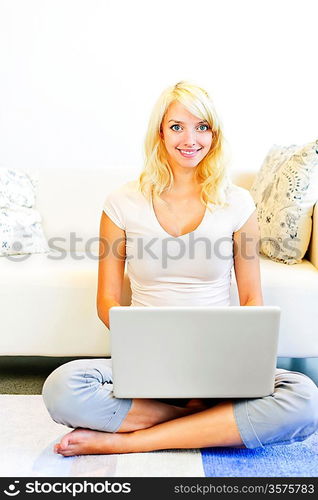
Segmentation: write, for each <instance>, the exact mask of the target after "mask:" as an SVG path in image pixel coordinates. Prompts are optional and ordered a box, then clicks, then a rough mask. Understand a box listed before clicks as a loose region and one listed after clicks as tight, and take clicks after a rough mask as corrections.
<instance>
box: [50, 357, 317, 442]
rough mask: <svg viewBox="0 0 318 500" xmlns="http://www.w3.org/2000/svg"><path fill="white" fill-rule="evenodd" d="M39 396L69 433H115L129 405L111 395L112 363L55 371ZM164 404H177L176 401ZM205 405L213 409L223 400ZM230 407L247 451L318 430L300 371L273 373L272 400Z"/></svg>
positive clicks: (308, 383) (73, 364)
mask: <svg viewBox="0 0 318 500" xmlns="http://www.w3.org/2000/svg"><path fill="white" fill-rule="evenodd" d="M42 396H43V400H44V403H45V405H46V407H47V410H48V412H49V414H50V415H51V417H52V419H53V420H54V421H55V422H57V423H59V424H64V425H66V426H68V427H71V428H73V429H75V428H77V427H84V428H87V429H94V430H99V431H104V432H116V431H117V430H118V429H119V428H120V426H121V424H122V422H123V421H124V420H125V418H126V416H127V413H128V412H129V410H130V408H131V405H132V399H122V398H115V396H114V395H113V391H112V360H111V359H104V358H102V359H78V360H75V361H70V362H68V363H65V364H64V365H61V366H59V367H58V368H56V370H54V371H53V372H52V373H51V374H50V375H49V376H48V378H47V379H46V381H45V383H44V385H43V390H42ZM161 401H163V400H161ZM164 401H165V402H170V403H171V404H175V405H177V404H178V400H168V399H167V400H164ZM208 401H209V403H210V402H211V406H213V405H215V404H217V403H218V402H220V401H221V400H220V399H218V400H213V399H211V400H208ZM232 402H233V406H234V415H235V419H236V423H237V426H238V430H239V432H240V435H241V438H242V441H243V443H244V444H245V446H246V447H247V448H257V447H264V446H266V445H279V444H290V443H293V442H295V441H303V440H304V439H306V438H307V437H308V436H310V435H311V434H313V433H314V432H315V431H316V430H317V429H318V388H317V386H316V384H315V383H314V382H313V381H312V380H311V379H310V378H309V377H307V376H306V375H304V374H302V373H299V372H293V371H288V370H284V369H276V376H275V390H274V393H273V394H272V395H270V396H266V397H263V398H253V399H233V400H232Z"/></svg>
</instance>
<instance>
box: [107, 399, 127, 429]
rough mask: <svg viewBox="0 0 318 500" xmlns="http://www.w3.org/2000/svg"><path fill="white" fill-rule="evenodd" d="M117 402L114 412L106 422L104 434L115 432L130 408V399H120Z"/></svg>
mask: <svg viewBox="0 0 318 500" xmlns="http://www.w3.org/2000/svg"><path fill="white" fill-rule="evenodd" d="M118 401H119V404H118V407H117V408H116V412H115V413H114V414H113V415H112V418H111V419H110V420H109V421H108V422H107V425H106V426H105V430H106V432H116V431H117V430H118V429H119V428H120V426H121V424H122V423H123V421H124V420H125V418H126V416H127V413H128V412H129V410H130V408H131V405H132V399H123V398H120V399H118Z"/></svg>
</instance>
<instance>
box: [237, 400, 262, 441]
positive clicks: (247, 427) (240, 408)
mask: <svg viewBox="0 0 318 500" xmlns="http://www.w3.org/2000/svg"><path fill="white" fill-rule="evenodd" d="M233 410H234V417H235V420H236V424H237V427H238V430H239V433H240V435H241V438H242V441H243V443H244V445H245V446H246V448H260V447H261V448H265V447H264V446H263V444H262V443H261V441H260V440H259V437H258V435H257V434H256V432H255V429H254V427H253V424H252V422H251V419H250V416H249V413H248V401H247V400H246V399H244V400H243V401H235V402H234V403H233Z"/></svg>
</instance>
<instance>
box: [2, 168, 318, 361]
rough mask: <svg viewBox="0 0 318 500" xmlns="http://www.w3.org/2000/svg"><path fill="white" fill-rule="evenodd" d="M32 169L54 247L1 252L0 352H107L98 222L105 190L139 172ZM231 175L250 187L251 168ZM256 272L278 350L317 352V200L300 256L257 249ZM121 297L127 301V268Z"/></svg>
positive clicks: (313, 354)
mask: <svg viewBox="0 0 318 500" xmlns="http://www.w3.org/2000/svg"><path fill="white" fill-rule="evenodd" d="M29 172H30V171H29ZM31 173H32V171H31ZM33 173H34V172H33ZM36 173H37V174H38V178H39V186H38V199H37V208H38V209H39V211H40V213H41V215H42V219H43V228H44V230H45V233H46V236H47V238H48V240H49V242H50V246H51V248H52V251H51V252H50V254H33V255H28V256H16V257H10V258H8V257H1V258H0V285H1V286H0V311H1V327H2V328H1V329H2V335H1V337H0V356H7V355H8V356H54V357H60V356H61V357H64V356H66V357H73V356H75V357H76V356H109V355H110V344H109V332H108V330H107V328H106V327H105V325H104V324H103V323H102V322H101V320H100V319H99V318H98V316H97V310H96V292H97V270H98V241H97V240H98V235H99V222H100V216H101V212H102V206H103V201H104V199H105V197H106V195H107V193H108V192H110V191H112V190H113V189H114V188H115V187H117V186H119V185H120V184H122V183H124V182H126V181H127V180H130V179H132V178H134V177H136V175H137V174H138V172H134V173H133V174H132V172H129V171H127V170H125V169H118V168H115V169H111V170H109V169H108V170H107V169H76V170H74V169H61V168H54V169H42V170H39V171H37V172H36ZM234 181H235V182H236V183H237V184H239V185H241V186H243V187H246V188H248V187H249V186H250V185H251V182H252V176H251V175H250V174H246V175H244V174H242V175H240V176H238V177H235V178H234ZM75 237H76V238H77V241H75V240H74V238H75ZM54 238H59V239H58V240H56V239H55V240H53V239H54ZM80 238H81V240H80ZM85 246H86V248H85ZM57 247H59V248H60V249H61V250H58V249H57ZM261 275H262V288H263V295H264V301H265V304H266V305H279V306H280V307H281V309H282V317H281V330H280V341H279V348H278V355H279V356H281V357H296V358H304V357H318V335H317V333H318V327H317V325H318V307H317V305H318V208H317V206H316V210H315V212H314V226H313V233H312V239H311V244H310V250H309V251H308V253H307V255H306V258H305V259H304V260H303V262H302V263H301V264H297V265H291V266H288V265H285V264H280V263H277V262H273V261H271V260H269V259H267V258H265V257H261ZM233 277H234V272H233ZM231 295H232V305H236V304H238V296H237V288H236V283H235V279H233V283H232V287H231ZM122 305H130V287H129V280H128V277H127V275H126V274H125V280H124V291H123V297H122Z"/></svg>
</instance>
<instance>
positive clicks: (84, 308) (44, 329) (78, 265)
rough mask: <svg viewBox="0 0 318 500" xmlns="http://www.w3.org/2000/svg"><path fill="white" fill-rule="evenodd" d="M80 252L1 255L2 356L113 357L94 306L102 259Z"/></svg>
mask: <svg viewBox="0 0 318 500" xmlns="http://www.w3.org/2000/svg"><path fill="white" fill-rule="evenodd" d="M50 255H52V253H51V254H50ZM76 255H77V256H79V257H82V259H81V260H75V259H74V256H72V255H71V254H67V255H66V257H64V258H63V259H62V260H59V261H54V260H52V259H49V258H48V255H45V254H33V255H30V256H29V257H28V259H26V260H25V261H20V262H12V261H9V260H8V259H7V258H1V259H0V276H1V288H0V302H1V331H2V340H1V354H2V355H22V356H27V355H29V356H84V355H85V356H86V355H87V356H103V355H105V356H107V355H109V351H110V349H109V338H108V334H107V332H108V330H107V328H106V326H105V325H104V324H103V323H102V322H101V320H100V319H99V318H98V315H97V309H96V293H97V270H98V261H94V260H92V259H88V258H87V256H85V255H84V254H82V255H80V253H79V252H77V254H76ZM20 257H22V256H20Z"/></svg>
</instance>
